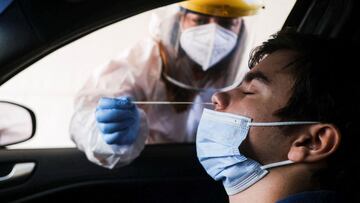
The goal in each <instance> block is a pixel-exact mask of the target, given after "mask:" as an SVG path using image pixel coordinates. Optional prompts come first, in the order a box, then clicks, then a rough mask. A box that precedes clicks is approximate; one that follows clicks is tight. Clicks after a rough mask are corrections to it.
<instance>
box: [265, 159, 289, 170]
mask: <svg viewBox="0 0 360 203" xmlns="http://www.w3.org/2000/svg"><path fill="white" fill-rule="evenodd" d="M293 163H294V162H293V161H291V160H286V161H280V162H276V163H272V164H266V165H264V166H261V167H260V168H261V169H263V170H266V169H269V168H275V167H279V166H285V165H290V164H293Z"/></svg>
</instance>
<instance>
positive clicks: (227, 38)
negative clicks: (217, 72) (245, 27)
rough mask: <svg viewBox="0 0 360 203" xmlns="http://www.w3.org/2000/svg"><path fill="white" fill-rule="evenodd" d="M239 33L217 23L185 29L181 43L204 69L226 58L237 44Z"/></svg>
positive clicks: (187, 52)
mask: <svg viewBox="0 0 360 203" xmlns="http://www.w3.org/2000/svg"><path fill="white" fill-rule="evenodd" d="M236 43H237V34H236V33H234V32H232V31H230V30H228V29H225V28H223V27H221V26H219V25H217V24H215V23H210V24H206V25H200V26H196V27H192V28H188V29H186V30H184V31H183V32H182V34H181V37H180V45H181V47H182V48H183V49H184V51H185V52H186V54H187V55H188V56H189V57H190V58H191V59H192V60H193V61H195V62H196V63H197V64H199V65H200V66H201V67H202V69H203V71H207V70H208V69H209V68H211V67H212V66H214V65H215V64H217V63H218V62H219V61H221V60H222V59H223V58H225V57H226V56H227V55H228V54H229V53H230V52H231V51H232V50H233V49H234V48H235V46H236Z"/></svg>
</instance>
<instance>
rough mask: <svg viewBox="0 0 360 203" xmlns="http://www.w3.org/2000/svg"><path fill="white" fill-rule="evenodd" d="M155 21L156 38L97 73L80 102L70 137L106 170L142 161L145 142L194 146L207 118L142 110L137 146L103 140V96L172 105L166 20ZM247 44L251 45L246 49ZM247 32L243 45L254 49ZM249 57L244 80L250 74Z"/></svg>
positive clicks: (162, 108) (205, 97)
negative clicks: (164, 47)
mask: <svg viewBox="0 0 360 203" xmlns="http://www.w3.org/2000/svg"><path fill="white" fill-rule="evenodd" d="M159 16H160V18H162V19H163V18H164V15H162V14H161V12H160V15H159V12H158V13H157V15H155V17H154V16H153V19H152V23H151V24H150V33H151V37H150V38H148V39H144V40H142V41H140V42H139V43H137V44H136V46H134V47H132V48H131V49H130V50H126V51H125V52H124V53H122V54H121V55H119V57H117V58H116V59H114V60H111V61H110V62H109V63H108V64H106V65H105V66H103V67H101V68H100V69H99V70H97V71H96V72H94V73H93V75H92V76H91V77H90V78H89V79H88V81H87V82H86V83H85V85H84V86H83V88H82V89H81V90H80V92H79V93H78V95H77V97H76V99H75V113H74V115H73V118H72V121H71V125H70V134H71V138H72V140H73V141H74V142H75V143H76V145H77V147H78V148H79V149H80V150H82V151H84V152H85V153H86V156H87V158H88V159H89V160H90V161H92V162H94V163H96V164H98V165H101V166H104V167H106V168H113V167H119V166H123V165H126V164H128V163H130V162H131V161H132V160H134V159H135V158H136V157H138V156H139V154H140V153H141V151H142V150H143V148H144V145H145V143H149V144H150V143H170V142H179V143H180V142H194V141H195V132H196V128H197V123H198V121H199V119H200V116H201V113H202V108H203V107H202V106H201V105H194V106H193V107H192V108H189V110H187V111H185V112H183V113H180V114H178V113H176V112H175V110H174V109H173V107H172V106H171V105H144V106H141V105H139V106H138V107H140V108H139V111H140V118H141V119H140V120H141V124H140V132H139V135H138V137H137V138H136V140H135V142H134V143H133V144H131V145H121V146H119V145H108V144H106V143H105V141H104V140H103V138H102V136H101V134H100V131H99V130H98V128H97V125H96V121H95V109H96V106H97V104H98V100H99V99H100V98H101V97H119V96H124V95H128V96H131V97H133V98H135V99H136V100H138V101H166V100H167V97H166V91H165V83H164V81H163V80H162V78H161V69H162V60H161V57H160V52H159V44H158V42H159V37H158V33H159V32H161V31H160V29H159V26H160V24H161V21H159V20H158V19H159V18H158V17H159ZM245 42H246V44H245ZM249 44H250V43H249V40H248V34H247V30H245V31H244V34H243V36H242V39H241V44H240V46H242V47H243V49H248V45H249ZM248 55H249V53H248V52H247V53H244V58H245V60H242V62H241V66H240V67H242V68H243V70H241V71H239V74H238V77H239V78H242V77H243V75H244V74H245V73H246V72H247V71H248V66H247V61H248V60H247V59H248ZM211 95H212V92H205V93H201V94H199V95H198V96H197V97H196V98H195V101H196V102H201V101H206V102H209V101H211V100H210V98H211Z"/></svg>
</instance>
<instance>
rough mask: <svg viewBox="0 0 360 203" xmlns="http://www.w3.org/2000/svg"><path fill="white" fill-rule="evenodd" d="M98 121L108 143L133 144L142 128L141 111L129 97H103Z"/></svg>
mask: <svg viewBox="0 0 360 203" xmlns="http://www.w3.org/2000/svg"><path fill="white" fill-rule="evenodd" d="M95 116H96V122H97V126H98V128H99V130H100V132H101V134H102V137H103V139H104V140H105V142H106V143H107V144H117V145H126V144H132V143H133V142H134V141H135V139H136V137H137V135H138V133H139V128H140V118H139V111H138V109H137V107H136V106H135V105H134V104H133V103H132V101H131V99H130V98H129V97H118V98H101V99H100V100H99V103H98V106H97V108H96V115H95Z"/></svg>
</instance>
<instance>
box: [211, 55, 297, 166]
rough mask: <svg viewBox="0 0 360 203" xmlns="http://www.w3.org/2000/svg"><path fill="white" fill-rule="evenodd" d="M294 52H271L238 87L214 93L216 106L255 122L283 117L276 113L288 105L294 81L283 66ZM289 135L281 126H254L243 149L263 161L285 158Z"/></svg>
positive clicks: (218, 108) (247, 154) (216, 108)
mask: <svg viewBox="0 0 360 203" xmlns="http://www.w3.org/2000/svg"><path fill="white" fill-rule="evenodd" d="M295 55H296V54H295V53H294V52H292V51H288V50H279V51H276V52H274V53H273V54H270V55H268V56H267V57H266V58H265V59H263V60H262V61H261V62H260V63H259V64H258V65H256V66H255V67H254V68H252V69H251V70H250V71H249V72H248V73H247V75H246V76H245V78H244V80H243V82H242V84H241V85H240V86H239V87H237V88H235V89H233V90H231V91H228V92H221V93H217V94H215V95H214V96H213V98H212V100H213V102H214V103H215V110H217V111H221V112H228V113H233V114H238V115H243V116H246V117H250V118H252V119H253V122H276V121H280V118H278V117H276V116H275V115H274V113H275V112H276V111H277V110H279V109H281V108H283V107H285V106H286V104H287V102H288V100H289V98H290V96H291V94H292V89H291V88H292V86H293V83H294V81H293V77H292V75H291V74H290V72H289V71H288V70H287V69H286V68H284V67H285V66H286V65H288V64H289V63H290V62H291V61H292V60H293V59H294V57H295ZM290 139H291V136H284V135H283V134H282V132H281V131H280V130H279V128H278V127H251V128H250V132H249V135H248V136H247V138H246V140H245V141H244V143H243V144H242V145H241V148H240V151H241V152H242V153H244V154H245V155H246V156H249V157H250V158H253V159H255V160H257V161H259V162H260V163H262V164H267V163H272V162H277V161H283V160H286V159H287V152H288V150H289V147H290Z"/></svg>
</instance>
